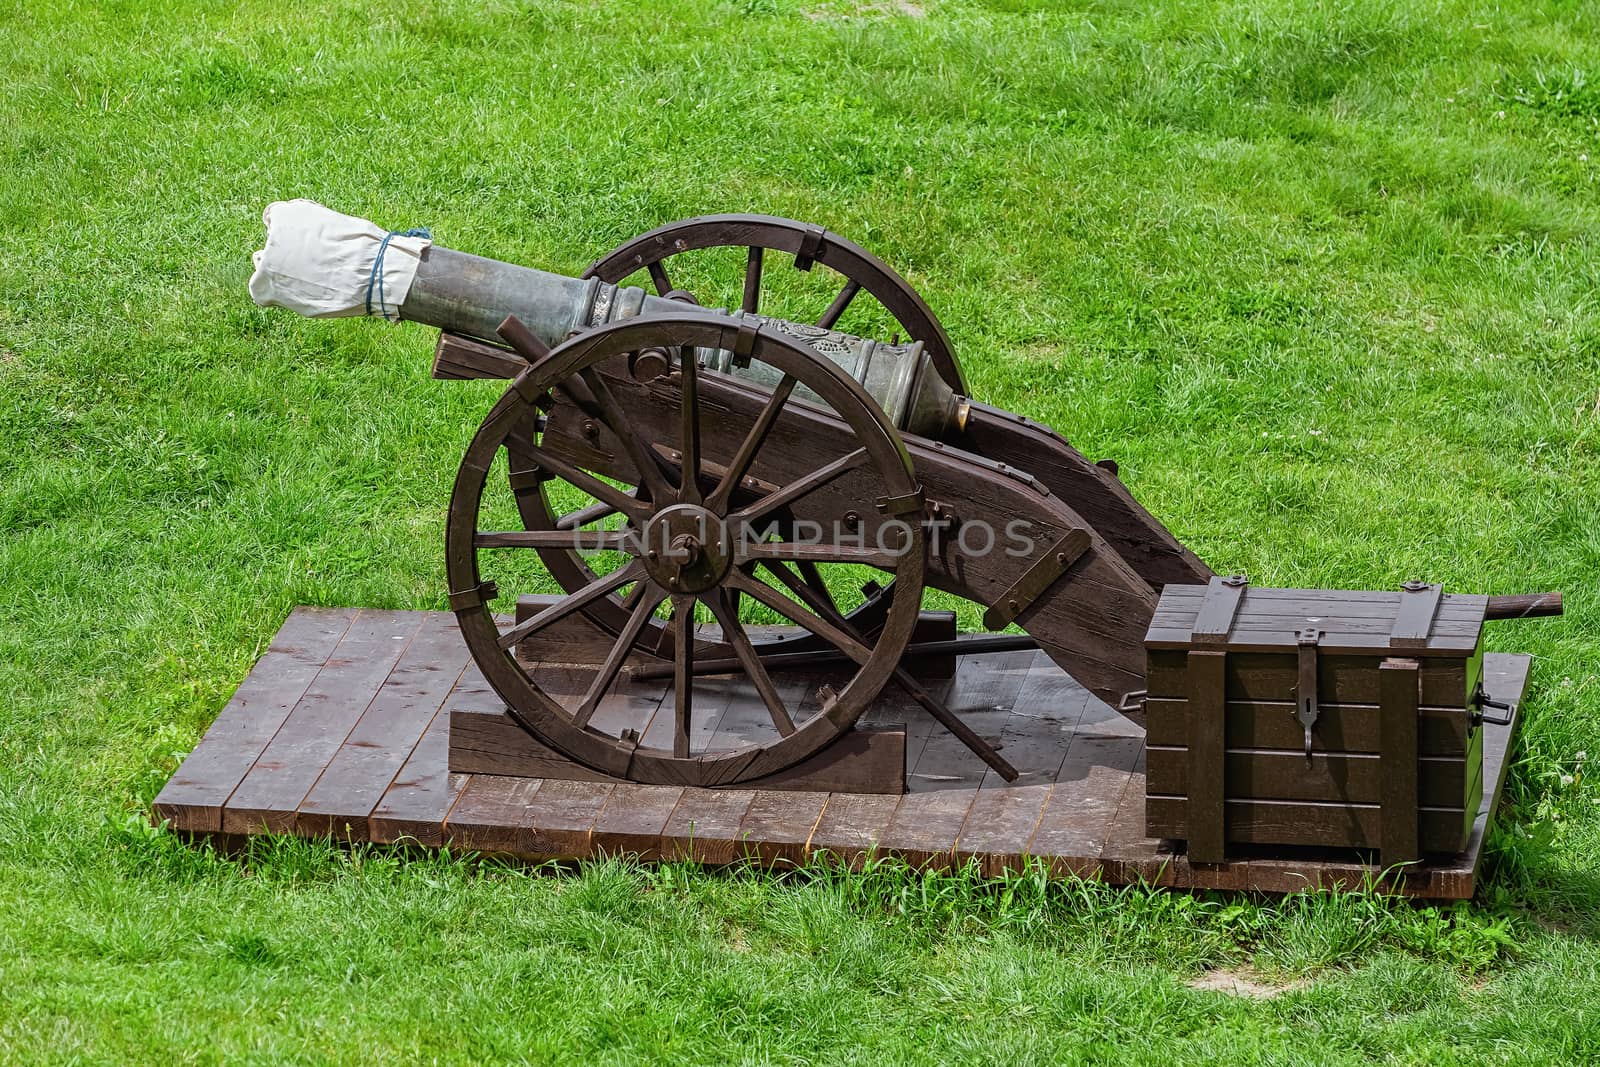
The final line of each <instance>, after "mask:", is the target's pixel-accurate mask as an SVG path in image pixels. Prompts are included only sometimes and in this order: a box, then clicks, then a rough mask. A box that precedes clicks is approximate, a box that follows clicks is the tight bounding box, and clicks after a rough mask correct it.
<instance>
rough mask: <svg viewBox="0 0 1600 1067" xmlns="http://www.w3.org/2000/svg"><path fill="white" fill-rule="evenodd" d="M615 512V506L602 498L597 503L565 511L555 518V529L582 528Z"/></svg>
mask: <svg viewBox="0 0 1600 1067" xmlns="http://www.w3.org/2000/svg"><path fill="white" fill-rule="evenodd" d="M616 513H617V509H616V508H614V507H612V506H611V505H610V504H607V503H606V502H605V501H603V500H602V501H600V503H598V504H590V505H589V506H588V507H586V508H579V509H578V510H577V511H569V512H567V513H566V514H565V515H563V516H561V517H560V518H559V519H557V520H556V529H558V530H578V529H582V528H583V527H585V526H587V525H589V524H590V523H591V522H599V521H600V520H601V519H606V518H610V517H611V516H612V515H615V514H616Z"/></svg>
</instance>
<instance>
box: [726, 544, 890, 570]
mask: <svg viewBox="0 0 1600 1067" xmlns="http://www.w3.org/2000/svg"><path fill="white" fill-rule="evenodd" d="M734 559H735V560H736V561H737V562H740V563H743V562H745V561H746V560H752V559H756V560H766V559H786V560H795V561H796V562H799V561H802V560H804V561H805V562H808V563H863V564H866V565H867V566H869V567H878V568H880V569H881V570H886V571H892V570H894V569H895V567H897V566H899V564H900V557H899V556H897V555H895V554H894V553H893V552H886V551H884V550H882V549H878V548H858V547H856V546H854V545H850V546H846V545H829V544H817V545H813V544H807V543H805V542H803V541H757V542H753V543H750V544H745V545H744V546H743V548H742V549H741V550H740V551H739V554H738V555H737V556H735V557H734Z"/></svg>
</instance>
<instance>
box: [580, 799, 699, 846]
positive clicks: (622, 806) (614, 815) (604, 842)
mask: <svg viewBox="0 0 1600 1067" xmlns="http://www.w3.org/2000/svg"><path fill="white" fill-rule="evenodd" d="M682 797H683V786H681V785H638V784H635V783H633V782H625V783H622V784H620V785H617V786H615V787H613V788H612V790H611V793H610V795H609V796H608V797H607V798H606V803H605V806H604V807H603V808H601V809H600V814H599V815H598V816H596V818H595V821H594V829H593V832H592V836H591V837H590V840H591V842H592V843H593V845H594V851H595V853H596V854H597V855H601V856H633V857H635V858H637V859H639V860H643V861H646V862H649V861H652V860H659V859H661V858H663V852H662V841H661V835H662V832H663V831H664V830H665V829H666V826H667V820H668V819H669V818H671V817H672V812H673V809H675V808H676V807H677V806H678V801H679V800H680V799H681V798H682Z"/></svg>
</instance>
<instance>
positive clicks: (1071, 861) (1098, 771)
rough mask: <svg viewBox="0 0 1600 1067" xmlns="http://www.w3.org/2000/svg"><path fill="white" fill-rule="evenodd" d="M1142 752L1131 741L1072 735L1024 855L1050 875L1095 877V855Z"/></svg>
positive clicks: (1141, 812) (1135, 740) (1141, 811)
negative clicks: (1034, 860)
mask: <svg viewBox="0 0 1600 1067" xmlns="http://www.w3.org/2000/svg"><path fill="white" fill-rule="evenodd" d="M1142 747H1143V742H1141V741H1140V740H1139V739H1138V738H1137V737H1117V736H1110V737H1107V736H1094V735H1089V734H1079V735H1076V736H1074V737H1073V740H1072V745H1071V747H1070V748H1069V749H1068V751H1067V758H1066V761H1065V762H1064V763H1063V764H1062V767H1061V770H1060V772H1059V773H1058V775H1057V778H1056V782H1055V785H1054V786H1052V787H1051V790H1050V797H1049V800H1048V801H1047V802H1046V803H1045V807H1044V811H1043V812H1042V813H1041V814H1040V817H1039V822H1038V825H1037V826H1035V827H1034V830H1033V833H1032V835H1031V836H1030V837H1029V839H1028V843H1027V845H1026V846H1025V851H1026V853H1027V854H1028V855H1029V856H1033V857H1036V858H1038V859H1040V860H1042V861H1043V862H1045V863H1046V864H1047V865H1048V866H1049V868H1050V870H1051V871H1053V872H1054V873H1056V874H1075V875H1078V876H1080V877H1085V878H1087V877H1091V876H1094V875H1097V874H1100V873H1101V862H1100V855H1101V852H1102V851H1103V850H1104V848H1105V845H1106V842H1107V840H1108V839H1109V837H1110V834H1111V830H1112V820H1113V819H1114V818H1115V817H1116V815H1117V811H1118V808H1119V806H1120V804H1121V803H1122V797H1123V794H1124V792H1125V791H1126V789H1127V785H1128V777H1129V775H1130V774H1131V773H1132V771H1133V767H1134V764H1135V762H1136V761H1137V760H1138V757H1139V751H1140V749H1141V748H1142ZM1140 781H1141V788H1142V783H1143V779H1141V780H1140ZM1139 818H1140V819H1141V820H1142V819H1143V818H1144V807H1143V804H1142V803H1141V804H1140V806H1139ZM1139 834H1140V837H1143V829H1142V827H1141V829H1140V831H1139Z"/></svg>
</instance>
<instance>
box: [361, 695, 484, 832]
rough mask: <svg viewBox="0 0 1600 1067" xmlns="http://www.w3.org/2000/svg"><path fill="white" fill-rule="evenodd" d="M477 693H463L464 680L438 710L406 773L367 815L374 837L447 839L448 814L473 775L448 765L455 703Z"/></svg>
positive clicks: (368, 825)
mask: <svg viewBox="0 0 1600 1067" xmlns="http://www.w3.org/2000/svg"><path fill="white" fill-rule="evenodd" d="M485 688H487V683H485ZM475 697H476V694H472V693H466V694H463V692H462V690H461V689H460V687H459V683H458V688H457V689H456V690H455V691H454V692H453V693H451V694H450V699H449V700H447V701H446V702H445V704H444V706H443V707H441V708H440V709H439V710H438V712H436V713H435V714H434V717H433V721H432V722H430V723H429V724H428V728H427V729H426V730H425V731H423V734H422V738H421V739H420V740H419V741H418V742H417V744H416V747H415V748H413V749H412V750H411V755H410V756H409V757H408V758H407V759H406V762H405V765H404V766H402V767H401V768H400V773H399V774H397V775H395V779H394V783H393V784H392V785H390V786H389V788H388V790H387V791H386V792H385V793H384V794H383V798H382V799H381V800H379V801H378V804H377V806H376V807H374V808H373V809H372V814H371V815H370V816H369V817H368V819H367V833H368V835H369V836H370V837H371V839H372V841H373V842H374V843H376V844H394V843H398V842H401V841H412V842H415V843H416V844H418V845H421V846H422V847H424V848H439V847H441V846H442V845H443V844H444V820H445V816H446V815H448V814H449V812H450V808H451V807H452V806H453V805H454V804H455V802H456V799H457V798H458V797H460V795H461V791H462V790H463V789H464V788H466V784H467V776H466V775H464V774H451V773H450V769H449V765H448V753H449V748H450V707H451V705H452V704H453V703H454V702H456V701H458V700H463V699H467V700H471V699H474V698H475Z"/></svg>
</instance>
